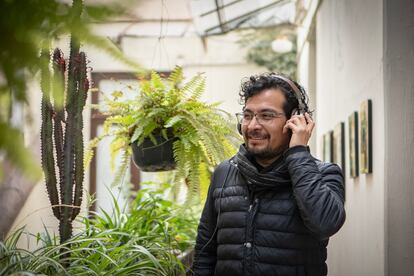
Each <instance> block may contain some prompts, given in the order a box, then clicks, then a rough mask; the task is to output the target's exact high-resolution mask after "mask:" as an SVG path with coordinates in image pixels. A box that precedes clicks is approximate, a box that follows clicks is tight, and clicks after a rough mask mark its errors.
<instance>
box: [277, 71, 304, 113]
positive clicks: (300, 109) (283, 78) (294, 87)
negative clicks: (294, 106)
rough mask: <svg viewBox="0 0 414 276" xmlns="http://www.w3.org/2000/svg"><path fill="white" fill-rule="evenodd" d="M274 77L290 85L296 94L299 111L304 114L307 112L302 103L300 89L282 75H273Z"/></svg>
mask: <svg viewBox="0 0 414 276" xmlns="http://www.w3.org/2000/svg"><path fill="white" fill-rule="evenodd" d="M272 77H275V78H278V79H281V80H283V81H285V82H286V83H287V84H289V86H290V88H292V90H293V92H295V96H296V99H297V100H298V104H299V111H300V112H304V111H305V105H304V104H303V102H302V93H301V92H300V90H299V88H298V87H297V86H296V85H295V84H294V83H293V81H291V80H290V79H288V78H286V77H284V76H281V75H272Z"/></svg>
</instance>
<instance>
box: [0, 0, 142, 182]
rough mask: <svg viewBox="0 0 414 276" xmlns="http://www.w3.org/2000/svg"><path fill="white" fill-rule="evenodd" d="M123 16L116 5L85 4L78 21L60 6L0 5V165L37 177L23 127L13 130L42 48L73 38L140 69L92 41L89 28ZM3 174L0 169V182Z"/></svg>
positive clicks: (50, 0)
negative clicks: (58, 40) (24, 138)
mask: <svg viewBox="0 0 414 276" xmlns="http://www.w3.org/2000/svg"><path fill="white" fill-rule="evenodd" d="M81 8H82V7H81ZM124 12H125V10H123V9H122V8H120V6H119V5H115V4H105V5H102V4H100V5H91V4H85V5H84V6H83V13H82V16H81V17H79V16H76V15H77V13H78V12H77V11H76V9H73V8H72V6H71V5H70V4H67V3H65V2H63V1H58V0H27V1H12V0H11V1H0V33H1V34H2V43H1V44H0V162H1V163H2V162H3V159H6V160H8V161H10V162H11V163H12V164H13V165H15V166H17V167H18V168H19V169H21V170H22V172H23V173H24V174H26V175H27V176H29V177H31V178H34V179H39V178H40V177H41V173H40V172H41V170H40V166H39V164H38V163H37V162H35V161H34V159H33V158H32V154H31V153H30V152H29V151H28V150H27V149H26V148H25V147H24V143H23V137H22V132H21V128H22V127H23V126H22V125H15V124H13V122H12V118H13V116H14V114H13V112H14V107H15V106H16V105H19V104H21V105H24V104H28V92H27V87H28V83H29V80H31V79H32V78H33V77H34V76H36V73H37V72H38V71H39V69H40V68H41V66H42V63H41V60H40V58H39V55H40V51H41V50H42V47H43V46H46V47H48V46H49V45H52V44H53V42H54V41H55V40H57V39H59V38H62V37H63V36H65V35H67V34H72V35H73V36H75V38H76V39H77V40H78V41H82V42H83V43H88V44H90V45H93V46H96V47H98V48H100V49H103V50H105V51H106V52H107V53H109V54H111V55H112V56H113V57H115V58H117V59H119V60H122V61H123V62H125V63H127V64H130V65H131V66H134V68H136V69H138V68H139V66H138V65H136V64H134V63H133V62H132V61H131V60H129V59H127V58H125V57H124V56H123V55H122V53H121V52H120V51H119V49H118V48H117V47H115V46H114V45H113V44H112V43H111V42H110V41H109V40H107V39H106V38H104V37H99V36H96V35H94V34H93V33H92V32H91V30H90V26H89V25H88V23H91V22H99V21H102V20H104V19H106V18H109V17H113V16H116V15H120V14H122V13H124ZM1 163H0V164H1ZM2 171H3V170H2V166H0V176H1V175H2ZM0 183H1V181H0Z"/></svg>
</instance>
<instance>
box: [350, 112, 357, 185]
mask: <svg viewBox="0 0 414 276" xmlns="http://www.w3.org/2000/svg"><path fill="white" fill-rule="evenodd" d="M348 133H349V140H348V145H349V174H350V176H351V178H356V177H358V175H359V160H358V158H359V154H358V153H359V151H358V112H356V111H355V112H353V113H352V114H351V115H349V117H348Z"/></svg>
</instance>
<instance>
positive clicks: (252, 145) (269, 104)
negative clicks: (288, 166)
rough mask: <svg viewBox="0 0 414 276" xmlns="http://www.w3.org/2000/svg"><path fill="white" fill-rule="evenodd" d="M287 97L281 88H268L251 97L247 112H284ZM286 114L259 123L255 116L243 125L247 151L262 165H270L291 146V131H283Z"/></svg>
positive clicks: (247, 104) (248, 101)
mask: <svg viewBox="0 0 414 276" xmlns="http://www.w3.org/2000/svg"><path fill="white" fill-rule="evenodd" d="M285 101H286V98H285V95H284V94H283V92H282V91H281V90H280V89H274V88H271V89H266V90H263V91H262V92H260V93H259V94H256V95H254V96H252V97H251V98H249V99H248V100H247V102H246V106H245V108H244V111H245V112H252V113H260V112H269V111H270V112H275V113H278V114H280V113H282V114H284V111H283V104H284V103H285ZM286 120H287V119H286V116H285V115H283V116H281V117H277V118H273V119H272V120H270V121H269V122H265V123H262V124H259V123H258V122H257V119H256V117H254V118H253V119H252V120H251V121H250V123H248V124H247V125H244V124H243V125H242V133H243V138H244V142H245V144H246V148H247V151H248V152H249V153H250V154H252V155H253V156H254V157H255V158H256V161H257V162H258V163H259V164H261V165H270V164H271V162H273V161H274V160H276V159H277V158H278V156H280V154H282V152H283V151H284V150H285V149H286V148H288V146H289V133H288V132H286V133H283V126H284V125H285V123H286Z"/></svg>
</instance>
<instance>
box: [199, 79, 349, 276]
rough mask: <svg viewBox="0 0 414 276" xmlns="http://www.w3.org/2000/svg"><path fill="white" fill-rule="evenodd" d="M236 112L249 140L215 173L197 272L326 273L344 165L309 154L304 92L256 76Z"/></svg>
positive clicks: (338, 219)
mask: <svg viewBox="0 0 414 276" xmlns="http://www.w3.org/2000/svg"><path fill="white" fill-rule="evenodd" d="M240 96H241V100H242V102H244V108H243V112H242V113H240V114H237V117H238V120H239V131H240V132H241V133H242V135H243V138H244V142H245V143H244V144H243V145H241V146H240V149H239V151H238V153H237V154H236V155H235V156H234V157H233V158H231V159H230V160H228V161H225V162H223V163H222V164H220V165H219V166H218V167H217V168H216V170H215V172H214V175H213V177H212V182H211V185H210V188H209V193H208V196H207V200H206V204H205V206H204V210H203V213H202V216H201V219H200V224H199V227H198V235H197V241H196V246H195V261H194V266H193V272H194V273H195V275H227V276H233V275H260V276H264V275H282V276H290V275H296V276H297V275H307V276H320V275H327V266H326V263H325V261H326V257H327V256H326V255H327V254H326V246H327V244H328V238H329V237H330V236H331V235H333V234H334V233H336V232H337V231H338V230H339V229H340V228H341V226H342V225H343V223H344V221H345V210H344V184H343V176H342V172H341V169H340V168H339V167H338V166H337V165H335V164H329V163H323V162H320V161H319V160H317V159H315V158H314V157H312V156H311V154H310V153H309V148H308V147H307V143H308V141H309V138H310V136H311V133H312V130H313V128H314V125H315V124H314V122H313V120H312V118H311V116H310V115H309V108H308V105H307V96H306V93H305V91H304V89H303V88H302V87H301V86H299V85H298V84H297V83H296V82H293V81H292V80H290V79H288V78H287V77H285V76H282V75H276V74H274V73H269V74H262V75H258V76H252V77H250V79H249V80H247V81H246V82H244V83H243V84H242V89H241V92H240Z"/></svg>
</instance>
